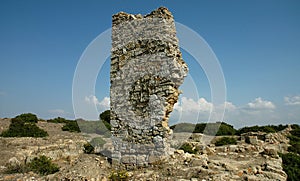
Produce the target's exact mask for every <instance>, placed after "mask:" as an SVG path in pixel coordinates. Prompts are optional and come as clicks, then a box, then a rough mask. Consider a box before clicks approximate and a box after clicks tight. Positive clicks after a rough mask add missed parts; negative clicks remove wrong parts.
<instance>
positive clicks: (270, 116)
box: [170, 97, 284, 128]
mask: <svg viewBox="0 0 300 181" xmlns="http://www.w3.org/2000/svg"><path fill="white" fill-rule="evenodd" d="M224 105H225V113H224V119H223V121H225V122H227V123H229V124H232V125H234V126H235V127H238V128H239V127H243V126H250V125H262V124H272V122H273V123H274V124H276V123H278V122H280V120H281V119H282V116H281V114H282V113H283V112H284V111H283V110H279V108H276V106H275V104H274V103H273V102H271V101H268V100H264V99H263V98H261V97H258V98H256V99H254V100H252V101H250V102H249V103H247V104H245V105H241V106H237V105H235V104H234V103H232V102H225V103H223V104H220V105H213V104H212V102H209V101H207V100H206V99H205V98H200V99H199V100H194V99H191V98H187V97H182V98H181V99H180V100H179V101H178V103H177V104H175V105H174V110H175V111H173V113H172V114H171V118H170V121H171V124H176V122H177V123H179V122H193V123H196V122H207V121H208V120H209V118H210V121H212V122H214V121H222V120H221V118H222V114H223V111H224ZM275 109H276V111H274V110H275ZM211 111H212V112H211Z"/></svg>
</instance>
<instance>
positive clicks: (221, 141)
mask: <svg viewBox="0 0 300 181" xmlns="http://www.w3.org/2000/svg"><path fill="white" fill-rule="evenodd" d="M236 143H237V142H236V139H235V138H231V137H223V138H221V139H219V140H217V141H216V142H215V145H216V146H223V145H236Z"/></svg>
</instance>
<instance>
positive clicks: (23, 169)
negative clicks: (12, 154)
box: [4, 164, 30, 174]
mask: <svg viewBox="0 0 300 181" xmlns="http://www.w3.org/2000/svg"><path fill="white" fill-rule="evenodd" d="M29 171H30V169H29V167H27V166H26V165H25V164H20V165H18V164H16V165H7V166H6V169H5V170H4V173H5V174H14V173H27V172H29Z"/></svg>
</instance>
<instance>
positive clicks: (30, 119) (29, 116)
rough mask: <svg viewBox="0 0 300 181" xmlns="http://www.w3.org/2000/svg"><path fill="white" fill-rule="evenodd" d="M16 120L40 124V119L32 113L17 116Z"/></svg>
mask: <svg viewBox="0 0 300 181" xmlns="http://www.w3.org/2000/svg"><path fill="white" fill-rule="evenodd" d="M15 118H17V119H21V120H23V121H24V122H26V123H37V122H38V120H39V119H38V118H37V116H36V115H35V114H32V113H24V114H20V115H18V116H16V117H15Z"/></svg>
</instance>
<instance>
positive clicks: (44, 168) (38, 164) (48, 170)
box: [28, 155, 59, 175]
mask: <svg viewBox="0 0 300 181" xmlns="http://www.w3.org/2000/svg"><path fill="white" fill-rule="evenodd" d="M28 167H29V168H30V170H31V171H33V172H35V173H38V174H41V175H49V174H53V173H55V172H58V171H59V167H58V166H57V165H56V164H53V163H52V162H51V159H50V158H48V157H46V156H44V155H43V156H40V157H35V158H34V159H33V160H32V161H31V162H30V163H28Z"/></svg>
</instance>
